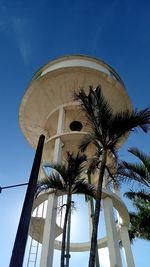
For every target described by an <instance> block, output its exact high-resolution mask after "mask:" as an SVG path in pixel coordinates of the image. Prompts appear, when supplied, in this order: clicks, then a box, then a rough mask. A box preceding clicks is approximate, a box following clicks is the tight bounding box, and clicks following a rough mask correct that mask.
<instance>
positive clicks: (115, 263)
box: [103, 197, 122, 267]
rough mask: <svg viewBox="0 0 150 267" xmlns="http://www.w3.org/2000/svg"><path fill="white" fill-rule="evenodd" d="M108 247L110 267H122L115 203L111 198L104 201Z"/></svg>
mask: <svg viewBox="0 0 150 267" xmlns="http://www.w3.org/2000/svg"><path fill="white" fill-rule="evenodd" d="M103 207H104V216H105V225H106V234H107V240H108V242H107V245H108V250H109V259H110V267H122V262H121V255H120V248H119V243H118V233H117V229H116V223H115V217H114V212H113V203H112V199H111V198H110V197H106V198H105V199H104V200H103Z"/></svg>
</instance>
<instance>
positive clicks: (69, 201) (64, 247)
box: [60, 193, 71, 267]
mask: <svg viewBox="0 0 150 267" xmlns="http://www.w3.org/2000/svg"><path fill="white" fill-rule="evenodd" d="M70 208H71V194H70V193H68V195H67V204H66V212H65V218H64V226H63V235H62V246H61V260H60V267H64V264H65V249H66V233H67V221H68V215H69V211H70Z"/></svg>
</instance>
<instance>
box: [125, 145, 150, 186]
mask: <svg viewBox="0 0 150 267" xmlns="http://www.w3.org/2000/svg"><path fill="white" fill-rule="evenodd" d="M128 151H129V152H130V153H131V154H133V155H134V156H136V157H137V158H138V159H140V160H141V162H142V163H143V164H144V166H145V169H147V173H148V175H149V176H150V157H149V156H148V155H147V154H145V153H143V152H142V151H140V150H139V149H138V148H136V147H131V148H130V149H129V150H128ZM148 178H149V181H150V177H148Z"/></svg>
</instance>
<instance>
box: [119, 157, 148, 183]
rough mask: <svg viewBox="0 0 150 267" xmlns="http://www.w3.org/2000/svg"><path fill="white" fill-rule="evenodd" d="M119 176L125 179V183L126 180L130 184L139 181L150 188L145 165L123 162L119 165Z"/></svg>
mask: <svg viewBox="0 0 150 267" xmlns="http://www.w3.org/2000/svg"><path fill="white" fill-rule="evenodd" d="M117 175H118V176H120V177H122V178H124V181H125V180H126V181H127V182H129V183H130V182H133V181H137V182H139V183H141V184H143V185H146V186H148V187H150V184H149V179H148V177H147V172H146V170H145V168H144V166H143V165H139V164H137V163H128V162H126V161H121V162H120V163H119V164H118V169H117Z"/></svg>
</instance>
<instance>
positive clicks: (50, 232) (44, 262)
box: [40, 107, 65, 267]
mask: <svg viewBox="0 0 150 267" xmlns="http://www.w3.org/2000/svg"><path fill="white" fill-rule="evenodd" d="M64 117H65V112H64V109H63V107H60V109H59V116H58V124H57V134H58V135H59V134H60V133H61V132H62V131H63V129H64ZM61 149H62V142H61V139H60V137H58V138H57V139H56V140H55V148H54V154H53V162H55V163H56V162H57V163H58V162H60V161H61ZM57 202H58V197H57V196H56V195H55V194H50V195H49V197H48V205H47V214H46V219H45V225H44V234H43V242H42V253H41V262H40V267H52V265H53V253H54V242H55V232H56V229H55V226H56V215H57Z"/></svg>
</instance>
